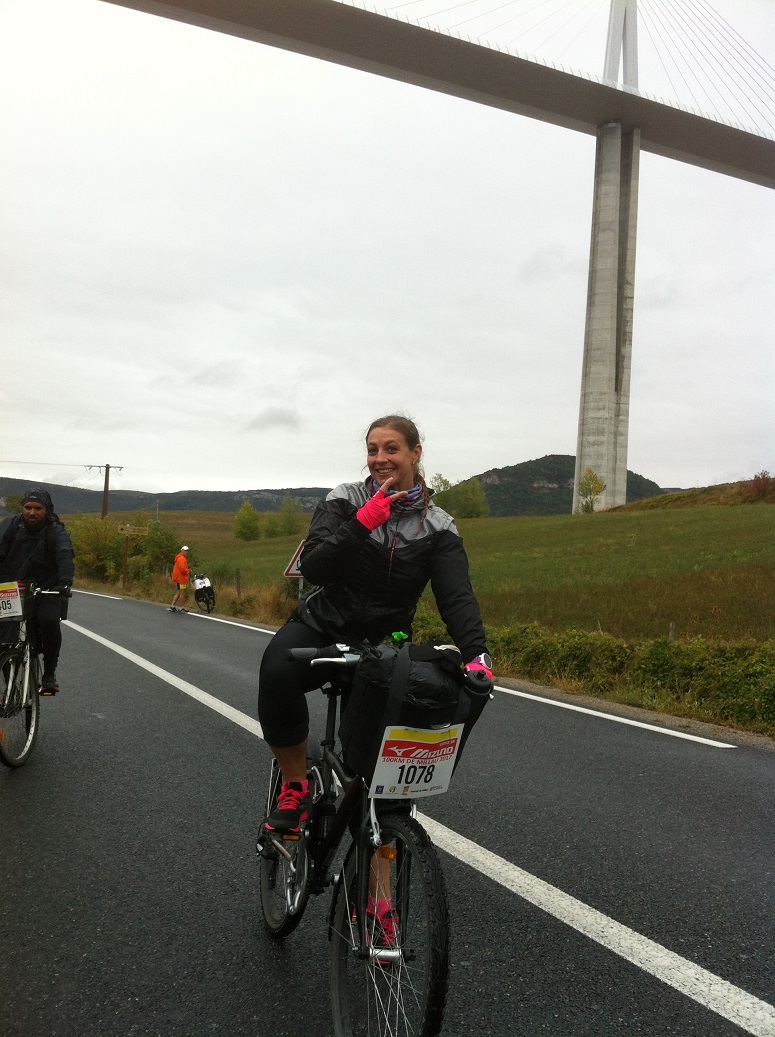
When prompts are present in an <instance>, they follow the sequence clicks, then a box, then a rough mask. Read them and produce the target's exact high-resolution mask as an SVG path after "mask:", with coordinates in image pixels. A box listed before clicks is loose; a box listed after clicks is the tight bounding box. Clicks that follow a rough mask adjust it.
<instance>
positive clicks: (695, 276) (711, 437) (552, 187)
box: [0, 0, 775, 492]
mask: <svg viewBox="0 0 775 1037" xmlns="http://www.w3.org/2000/svg"><path fill="white" fill-rule="evenodd" d="M713 2H714V6H715V7H716V8H717V9H719V10H723V11H724V12H725V14H726V17H727V18H728V20H729V21H730V22H732V23H733V24H738V23H736V21H735V15H736V12H737V13H738V15H739V17H740V22H739V26H740V31H741V32H742V33H743V34H744V35H745V36H746V38H747V39H749V40H751V42H752V43H753V44H754V45H755V46H756V49H757V50H758V51H759V53H761V54H764V55H765V56H766V57H767V58H768V60H770V61H771V59H772V54H773V51H775V5H773V3H772V0H756V2H754V0H745V2H743V0H713ZM438 6H439V7H442V6H443V5H442V4H441V3H440V4H439V5H438ZM450 6H451V5H450ZM492 6H493V8H494V7H496V6H497V5H496V4H495V2H494V0H493V4H492ZM555 6H558V5H557V4H556V3H555ZM603 35H604V30H603ZM604 42H605V41H604V39H600V41H599V46H600V52H601V55H602V51H603V47H604ZM564 60H567V59H564ZM599 63H600V67H599V68H598V69H591V71H593V72H595V71H597V72H600V73H601V74H602V56H601V57H600V61H599ZM641 86H643V87H644V89H645V86H644V84H643V82H641ZM0 95H1V96H2V97H3V104H2V108H1V109H0V140H1V141H2V145H1V147H2V166H1V168H2V181H1V182H2V191H0V237H1V239H2V249H1V250H0V336H1V340H0V349H1V350H2V365H1V367H0V370H2V375H0V409H1V410H2V429H3V432H2V436H0V475H5V476H13V477H17V478H25V479H35V480H40V481H43V482H46V481H48V482H56V483H69V484H73V485H80V486H89V487H94V488H99V487H100V486H101V485H102V478H103V477H102V475H101V474H100V472H99V471H98V470H94V471H93V472H91V473H89V472H87V471H86V470H85V468H84V467H83V466H85V465H104V464H105V463H108V464H110V465H111V466H114V467H118V466H123V471H121V472H120V473H119V472H118V471H116V472H114V474H113V477H112V479H111V485H114V486H117V487H123V488H127V489H138V490H147V491H152V492H159V491H173V490H178V489H191V488H199V489H231V490H239V489H257V488H273V487H276V488H280V487H299V486H333V485H334V484H336V483H338V482H341V481H343V480H349V479H354V478H358V477H360V475H361V472H362V467H363V461H364V457H363V446H362V436H363V433H364V430H365V428H366V426H367V425H368V423H369V422H370V420H371V419H372V418H374V417H376V416H378V415H381V414H384V413H386V412H390V411H401V412H404V413H408V414H410V415H411V416H412V417H414V418H415V420H416V421H417V423H418V425H419V426H420V429H421V431H422V432H423V433H424V436H425V444H424V446H425V465H426V472H427V474H428V476H432V475H433V474H434V473H437V472H440V473H442V474H443V475H445V476H446V477H447V478H448V479H451V480H452V481H457V480H459V479H464V478H468V477H470V476H472V475H475V474H479V473H481V472H484V471H487V470H488V469H491V468H496V467H503V466H506V465H514V464H518V463H520V462H522V461H527V460H530V459H532V458H537V457H541V456H543V455H544V454H573V453H575V450H576V433H577V425H578V407H579V391H580V380H581V363H582V352H583V338H584V318H585V306H586V287H587V266H588V254H589V235H590V219H591V208H592V180H593V172H594V150H595V141H594V137H593V136H588V135H585V134H579V133H575V132H573V131H570V130H563V129H559V128H556V127H552V126H548V125H545V124H543V123H540V122H537V121H534V120H530V119H527V118H523V117H520V116H516V115H512V114H508V113H505V112H501V111H496V110H494V109H490V108H486V107H483V106H480V105H476V104H473V103H471V102H467V101H461V100H456V99H454V98H450V97H446V96H444V95H442V94H437V93H434V92H431V91H428V90H422V89H420V88H416V87H411V86H407V85H404V84H400V83H395V82H392V81H389V80H386V79H382V78H379V77H376V76H373V75H368V74H366V73H361V72H356V71H353V70H351V69H345V68H341V67H339V66H336V65H333V64H328V63H325V62H322V61H318V60H315V59H311V58H306V57H301V56H298V55H294V54H289V53H286V52H283V51H281V50H276V49H272V48H268V47H264V46H260V45H257V44H254V43H250V42H247V41H243V40H239V39H234V38H231V37H228V36H223V35H219V34H217V33H214V32H209V31H206V30H204V29H198V28H192V27H188V26H184V25H180V24H177V23H175V22H171V21H166V20H163V19H159V18H154V17H151V16H149V15H145V14H141V13H139V12H135V11H129V10H125V9H122V8H119V7H115V6H113V5H111V4H107V3H102V2H100V0H0ZM774 241H775V192H773V191H771V190H768V189H766V188H763V187H757V186H755V185H752V184H748V183H744V182H742V181H738V180H735V179H732V178H729V177H725V176H721V175H719V174H715V173H710V172H707V171H704V170H700V169H695V168H694V167H691V166H688V165H683V164H680V163H677V162H673V161H669V160H667V159H663V158H658V157H656V156H653V155H650V154H648V153H645V152H644V153H643V154H642V156H641V171H640V204H639V228H638V247H637V265H636V290H635V327H634V345H633V362H632V395H631V406H630V413H631V420H630V436H629V457H628V467H629V468H630V469H631V470H633V471H635V472H638V473H639V474H641V475H644V476H646V477H647V478H650V479H654V480H655V481H656V482H657V483H659V484H660V485H661V486H663V487H690V486H704V485H709V484H713V483H718V482H728V481H733V480H737V479H745V478H751V477H752V476H753V474H754V473H755V472H757V471H760V470H762V469H765V468H766V469H768V470H769V471H770V472H774V473H775V433H774V432H773V413H774V409H775V408H774V407H773V401H774V400H775V351H774V350H773V337H774V332H775V248H773V242H774Z"/></svg>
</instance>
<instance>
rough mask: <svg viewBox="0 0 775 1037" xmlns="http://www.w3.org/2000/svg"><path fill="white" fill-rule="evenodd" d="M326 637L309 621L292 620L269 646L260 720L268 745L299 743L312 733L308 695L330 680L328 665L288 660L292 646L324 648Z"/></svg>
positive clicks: (260, 682)
mask: <svg viewBox="0 0 775 1037" xmlns="http://www.w3.org/2000/svg"><path fill="white" fill-rule="evenodd" d="M328 644H331V638H330V637H329V638H324V637H323V635H322V634H318V633H317V631H315V630H313V629H312V627H308V626H307V624H306V623H301V622H298V621H296V620H292V621H291V622H289V623H286V624H285V626H284V627H280V629H279V630H278V631H277V633H276V634H275V635H274V637H273V638H272V640H271V641H270V642H269V644H268V645H267V648H266V650H265V651H264V655H263V658H262V659H261V670H260V673H259V677H258V719H259V721H260V723H261V727H262V728H263V731H264V738H265V739H266V741H267V744H268V745H270V746H272V747H273V748H276V749H285V748H287V747H288V746H290V745H298V744H299V742H303V741H304V740H305V738H306V737H307V735H308V734H309V709H308V708H307V700H306V698H305V695H306V694H307V693H308V692H310V691H315V690H316V689H318V688H320V687H321V686H322V685H323V684H325V683H326V681H327V680H328V679H329V677H327V676H326V675H325V673H324V672H323V671H325V670H326V669H329V667H321V666H301V665H299V664H298V663H295V662H289V660H288V649H289V648H325V647H326V645H328Z"/></svg>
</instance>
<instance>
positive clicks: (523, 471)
mask: <svg viewBox="0 0 775 1037" xmlns="http://www.w3.org/2000/svg"><path fill="white" fill-rule="evenodd" d="M575 465H576V458H575V457H574V456H573V455H572V454H547V455H546V456H545V457H541V458H538V459H537V460H534V461H523V462H522V464H516V465H511V466H509V467H507V468H491V469H490V470H489V471H487V472H484V473H483V474H482V475H479V476H477V478H478V479H479V480H480V481H481V483H482V485H483V486H484V492H485V494H486V496H487V503H488V504H489V506H490V514H491V515H492V516H493V517H495V518H500V517H508V516H518V515H569V514H570V512H571V507H572V504H573V475H574V469H575ZM34 485H36V484H35V483H33V482H30V481H29V480H25V479H6V478H0V502H4V501H5V498H6V497H7V496H13V495H18V494H22V493H24V491H25V490H28V489H29V488H30V487H32V486H34ZM46 485H47V486H48V489H49V492H50V493H51V496H52V497H53V499H54V504H55V505H56V509H57V511H58V512H59V513H60V514H62V515H75V514H78V513H79V512H80V513H81V514H84V515H88V514H94V513H99V512H101V511H102V491H101V490H83V489H80V488H79V487H77V486H57V485H54V484H52V483H47V484H46ZM329 489H330V487H329V488H326V487H322V486H308V487H301V488H297V489H279V490H179V491H177V492H176V493H144V492H143V491H141V490H113V489H112V490H110V499H109V509H110V511H112V512H113V511H122V512H126V511H150V512H155V511H157V510H158V511H218V512H224V513H229V512H230V513H236V512H237V511H239V509H240V507H241V506H242V503H243V502H244V501H246V500H248V501H250V503H251V504H252V505H253V507H254V508H255V509H256V511H264V512H266V511H277V509H278V507H279V506H280V504H281V503H282V501H283V499H284V498H285V497H292V498H294V499H295V500H298V501H299V502H300V504H301V507H302V510H303V511H306V512H312V511H314V510H315V505H316V504H317V503H318V501H319V500H320V499H321V497H325V495H326V494H327V493H328V492H329ZM665 492H667V491H665V490H662V489H661V488H660V487H659V486H658V485H657V484H656V483H655V482H652V481H651V480H650V479H645V478H644V477H643V476H642V475H636V473H635V472H629V471H628V473H627V501H628V502H630V501H638V500H643V499H644V498H648V497H656V496H659V495H660V494H663V493H665ZM2 514H5V511H3V510H2V509H0V515H2Z"/></svg>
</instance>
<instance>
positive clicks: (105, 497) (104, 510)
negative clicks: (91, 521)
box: [102, 464, 110, 519]
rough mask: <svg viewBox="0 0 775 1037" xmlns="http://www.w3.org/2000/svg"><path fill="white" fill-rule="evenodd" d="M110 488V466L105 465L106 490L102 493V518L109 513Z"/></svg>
mask: <svg viewBox="0 0 775 1037" xmlns="http://www.w3.org/2000/svg"><path fill="white" fill-rule="evenodd" d="M109 486H110V465H109V464H106V465H105V489H104V490H103V491H102V518H103V519H104V518H105V516H106V515H107V513H108V487H109Z"/></svg>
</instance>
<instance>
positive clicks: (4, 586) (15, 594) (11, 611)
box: [0, 583, 22, 620]
mask: <svg viewBox="0 0 775 1037" xmlns="http://www.w3.org/2000/svg"><path fill="white" fill-rule="evenodd" d="M21 618H22V599H21V595H20V594H19V584H18V583H0V620H2V619H21Z"/></svg>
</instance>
